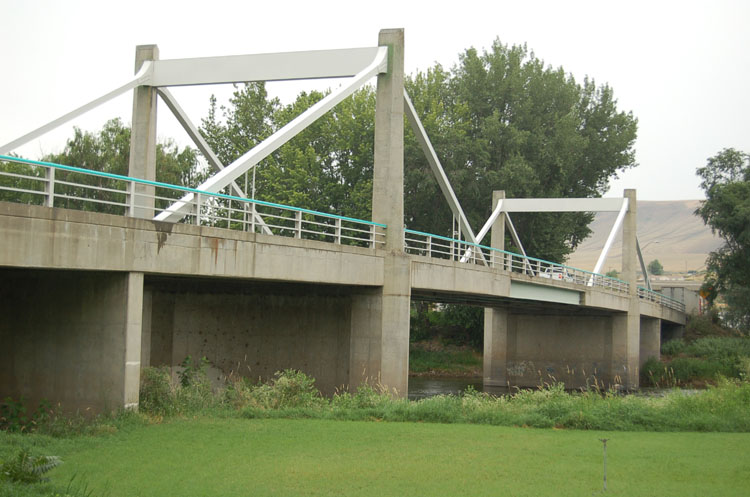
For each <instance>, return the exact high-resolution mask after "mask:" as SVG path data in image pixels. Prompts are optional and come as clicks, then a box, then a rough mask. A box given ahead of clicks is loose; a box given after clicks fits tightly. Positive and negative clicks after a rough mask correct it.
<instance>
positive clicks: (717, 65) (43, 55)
mask: <svg viewBox="0 0 750 497" xmlns="http://www.w3.org/2000/svg"><path fill="white" fill-rule="evenodd" d="M0 19H1V20H2V29H0V68H2V71H1V72H0V143H7V142H9V141H11V140H13V139H15V138H18V137H19V136H21V135H22V134H25V133H26V132H28V131H31V130H32V129H34V128H36V127H38V126H41V125H42V124H45V123H46V122H48V121H50V120H52V119H54V118H57V117H59V116H60V115H62V114H64V113H66V112H68V111H70V110H72V109H73V108H75V107H78V106H80V105H82V104H84V103H86V102H88V101H90V100H93V99H94V98H96V97H99V96H100V95H103V94H104V93H107V92H108V91H110V90H112V89H114V88H115V87H116V86H119V85H121V84H123V83H124V82H126V81H127V80H128V78H129V77H130V76H131V75H132V74H133V63H134V54H135V46H136V45H139V44H149V43H156V44H158V45H159V48H160V51H161V58H162V59H172V58H183V57H203V56H212V55H233V54H243V53H264V52H281V51H296V50H311V49H329V48H349V47H360V46H375V45H376V44H377V37H378V31H379V29H381V28H392V27H403V28H405V30H406V34H405V36H406V71H407V72H408V73H412V72H414V71H415V70H417V69H420V70H424V69H426V68H427V67H429V66H431V65H432V64H433V63H434V62H440V63H441V64H443V65H444V66H445V67H451V66H452V65H453V64H454V63H455V62H457V60H458V54H459V53H460V52H462V51H463V50H464V49H466V48H468V47H471V46H474V47H476V48H479V49H481V48H484V47H488V46H490V45H491V43H492V41H493V40H494V39H495V38H498V37H499V38H500V40H501V41H502V42H504V43H508V44H520V43H527V45H528V46H529V48H530V49H532V50H533V51H534V52H535V53H536V55H537V56H538V57H539V58H541V59H543V60H544V61H545V63H547V64H550V65H552V66H555V67H557V66H563V67H564V69H565V70H566V71H567V72H570V73H573V75H574V76H575V77H576V79H577V80H578V81H582V80H583V77H584V76H585V75H588V76H590V77H592V78H594V79H595V80H596V82H597V83H605V82H606V83H609V84H610V85H611V86H612V87H613V89H614V93H615V97H616V98H617V99H618V107H619V109H620V110H626V111H632V112H633V113H634V115H635V116H636V117H637V118H638V120H639V126H638V128H639V129H638V140H637V142H636V151H637V160H638V163H639V164H640V165H639V166H638V167H637V168H635V169H632V170H630V171H628V172H626V173H625V174H623V176H622V178H621V179H620V180H617V181H614V182H613V184H612V189H611V190H610V194H611V195H612V196H621V195H622V190H623V188H637V189H638V198H640V199H646V200H676V199H694V198H702V196H703V195H702V192H701V190H700V189H699V187H698V183H699V182H698V179H697V177H696V176H695V169H696V167H699V166H702V165H704V164H705V161H706V159H707V158H708V157H710V156H713V155H715V154H716V153H717V152H718V151H719V150H721V149H722V148H724V147H734V148H738V149H740V150H744V151H746V152H750V57H748V55H747V49H748V48H750V30H748V29H747V22H748V20H750V2H746V1H742V0H737V1H721V0H713V1H705V2H689V1H675V2H672V1H669V2H667V1H654V0H651V1H645V2H644V1H627V2H613V1H605V0H598V1H564V2H563V1H559V0H558V1H525V2H519V1H505V0H495V1H488V2H480V1H470V0H464V1H461V2H458V1H455V0H454V1H448V2H446V1H431V2H416V1H411V2H409V1H406V0H401V1H391V0H381V1H374V2H359V1H355V0H348V1H326V0H318V1H314V0H305V1H297V0H294V1H291V0H286V1H285V0H281V1H275V2H274V1H265V2H258V1H226V0H212V1H201V2H197V1H192V0H183V1H180V2H172V1H159V0H150V1H142V0H132V1H128V2H122V1H118V2H112V1H108V0H96V1H89V0H65V1H61V0H0ZM337 84H338V82H336V81H328V82H307V83H304V84H303V85H302V86H299V84H298V83H294V84H292V83H275V84H272V85H269V90H270V91H271V92H272V93H273V94H275V95H278V96H280V97H281V98H282V100H284V101H287V102H288V101H290V100H291V99H292V98H293V97H294V95H296V93H297V92H298V91H299V90H300V89H303V88H304V89H312V88H320V89H323V88H326V87H330V86H336V85H337ZM230 92H231V87H229V88H227V87H226V86H225V87H197V88H177V89H174V90H173V93H174V94H175V96H176V97H177V99H178V100H179V101H180V103H181V105H182V106H183V108H184V109H185V110H186V111H187V112H188V114H189V115H190V117H191V119H192V120H193V122H194V123H196V124H200V120H201V118H202V117H205V115H206V113H207V109H208V97H209V95H210V94H211V93H216V94H217V96H219V98H220V101H222V100H225V99H226V98H227V97H228V95H229V94H230ZM131 106H132V97H131V96H130V94H126V95H123V96H121V97H119V98H118V99H116V100H114V101H112V102H110V103H108V104H105V105H104V106H102V107H100V108H99V109H97V110H96V111H93V112H92V113H90V114H89V115H87V116H85V117H81V118H79V119H76V120H75V121H73V122H72V123H71V124H69V125H65V126H63V127H62V128H60V129H59V130H56V131H54V132H51V133H49V134H47V135H45V137H43V138H41V139H40V140H37V141H35V142H33V143H31V144H29V145H26V146H24V147H22V148H20V149H18V150H16V152H18V153H21V154H22V155H24V156H26V157H30V158H38V157H39V156H40V155H42V154H44V153H49V152H57V151H60V150H61V149H62V147H63V146H64V143H65V139H66V138H68V137H69V136H71V135H72V126H74V125H75V126H79V127H81V128H83V129H87V130H92V131H93V130H98V129H99V128H100V127H101V125H102V124H103V123H104V122H105V121H106V120H107V119H109V118H111V117H114V116H120V117H122V119H123V121H125V122H126V123H129V122H130V113H131ZM158 133H159V136H160V137H171V138H175V139H176V140H177V141H178V142H179V143H180V144H182V145H184V144H187V143H188V138H187V136H186V135H185V134H184V133H183V132H182V130H181V128H180V127H179V125H178V124H177V123H176V121H175V120H174V119H173V118H172V117H171V115H170V113H169V111H168V109H167V108H166V107H165V106H163V105H160V108H159V126H158Z"/></svg>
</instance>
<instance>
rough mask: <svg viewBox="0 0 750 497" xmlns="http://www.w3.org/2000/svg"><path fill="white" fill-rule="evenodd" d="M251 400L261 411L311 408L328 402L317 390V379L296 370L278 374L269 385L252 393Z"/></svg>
mask: <svg viewBox="0 0 750 497" xmlns="http://www.w3.org/2000/svg"><path fill="white" fill-rule="evenodd" d="M249 400H250V405H251V406H252V407H254V408H260V409H288V408H311V407H318V406H320V405H322V404H324V403H325V402H326V401H325V399H323V398H322V397H321V395H320V392H319V391H318V390H317V389H316V388H315V379H314V378H312V377H310V376H307V375H306V374H305V373H303V372H302V371H297V370H294V369H285V370H284V371H280V372H276V373H275V374H274V377H273V379H271V380H270V381H269V382H268V383H264V384H262V385H259V386H257V387H255V388H253V389H252V391H250V393H249Z"/></svg>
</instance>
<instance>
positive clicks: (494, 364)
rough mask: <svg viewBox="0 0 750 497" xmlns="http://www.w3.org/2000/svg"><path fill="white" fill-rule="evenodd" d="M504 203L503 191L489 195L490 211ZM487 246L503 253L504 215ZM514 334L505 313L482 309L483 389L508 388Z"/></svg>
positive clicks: (501, 265) (498, 264)
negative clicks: (508, 371)
mask: <svg viewBox="0 0 750 497" xmlns="http://www.w3.org/2000/svg"><path fill="white" fill-rule="evenodd" d="M504 199H505V191H504V190H498V191H494V192H492V210H493V211H494V210H495V208H496V207H497V204H498V202H500V201H501V200H504ZM490 246H491V247H493V248H497V249H500V250H504V249H505V214H502V213H501V214H500V215H499V216H498V217H497V219H496V220H495V222H494V223H493V224H492V229H491V231H490ZM495 255H496V256H495V257H494V258H493V259H492V265H493V266H494V267H499V268H500V269H505V267H504V266H505V264H504V263H502V262H500V261H503V260H504V258H503V259H498V258H497V256H498V255H500V254H495ZM515 339H516V335H515V332H514V333H511V334H510V335H509V334H508V311H507V309H499V308H492V307H485V309H484V353H483V356H484V357H483V367H484V374H483V378H484V380H483V383H484V386H485V388H486V387H507V386H509V382H508V376H507V367H508V359H509V357H510V355H509V352H510V349H511V347H513V348H514V349H515V347H514V345H515Z"/></svg>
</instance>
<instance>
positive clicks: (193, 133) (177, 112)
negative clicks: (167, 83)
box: [156, 88, 273, 235]
mask: <svg viewBox="0 0 750 497" xmlns="http://www.w3.org/2000/svg"><path fill="white" fill-rule="evenodd" d="M156 91H157V92H158V93H159V96H161V98H162V100H164V103H165V104H167V107H169V110H171V111H172V114H174V116H175V118H177V121H179V123H180V124H181V125H182V127H183V128H184V129H185V132H186V133H187V134H188V136H189V137H190V139H191V140H193V143H195V146H196V147H198V150H200V152H201V153H202V154H203V157H205V158H206V160H207V161H208V163H209V164H210V165H211V167H213V168H214V169H215V170H216V171H221V170H222V169H224V164H222V163H221V161H220V160H219V158H218V157H217V156H216V154H215V153H214V151H213V150H212V149H211V146H210V145H209V144H208V142H207V141H206V140H205V138H203V135H202V134H201V133H200V131H198V128H196V127H195V125H194V124H193V122H192V121H191V120H190V118H189V117H188V116H187V114H186V113H185V111H184V110H182V107H181V106H180V104H179V103H177V99H175V98H174V95H172V92H170V91H169V90H168V89H166V88H158V89H157V90H156ZM230 185H231V187H232V191H234V194H235V195H236V196H238V197H242V198H247V195H246V194H245V192H244V191H242V188H240V186H239V185H238V184H237V182H236V181H232V183H231V184H230ZM251 214H252V216H253V218H254V219H255V222H256V223H258V225H260V227H261V230H262V231H263V233H265V234H266V235H273V232H272V231H271V229H270V228H269V227H268V225H267V224H266V222H265V221H264V220H263V218H262V217H260V215H259V214H258V213H257V211H256V210H255V206H253V210H252V211H251Z"/></svg>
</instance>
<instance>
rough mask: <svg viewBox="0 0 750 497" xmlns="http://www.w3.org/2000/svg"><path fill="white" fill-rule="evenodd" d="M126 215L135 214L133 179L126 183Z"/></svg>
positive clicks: (132, 215) (131, 215)
mask: <svg viewBox="0 0 750 497" xmlns="http://www.w3.org/2000/svg"><path fill="white" fill-rule="evenodd" d="M128 216H130V217H134V216H135V181H130V182H129V183H128Z"/></svg>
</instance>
